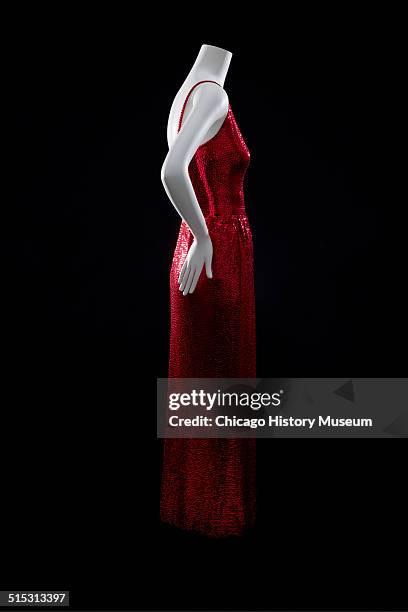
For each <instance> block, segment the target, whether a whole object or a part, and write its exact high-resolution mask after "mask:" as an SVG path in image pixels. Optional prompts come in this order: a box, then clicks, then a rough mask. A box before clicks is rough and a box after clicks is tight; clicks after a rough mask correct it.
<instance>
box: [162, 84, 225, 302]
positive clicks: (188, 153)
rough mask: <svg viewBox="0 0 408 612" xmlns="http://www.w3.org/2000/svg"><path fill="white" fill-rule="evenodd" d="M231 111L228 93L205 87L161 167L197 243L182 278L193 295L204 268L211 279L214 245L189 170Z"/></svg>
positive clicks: (199, 90) (169, 192)
mask: <svg viewBox="0 0 408 612" xmlns="http://www.w3.org/2000/svg"><path fill="white" fill-rule="evenodd" d="M227 111H228V97H227V94H226V93H225V91H224V90H223V89H222V88H221V87H219V86H218V85H216V84H214V83H203V84H202V85H200V86H199V87H198V88H197V91H196V92H195V94H194V97H193V107H192V109H191V111H190V114H189V115H188V117H187V118H186V120H185V122H184V123H183V125H182V128H181V130H180V132H179V133H178V134H177V136H176V138H175V140H174V143H173V144H172V146H171V147H170V150H169V152H168V154H167V157H166V159H165V161H164V164H163V167H162V182H163V185H164V188H165V190H166V193H167V195H168V197H169V199H170V200H171V202H172V204H173V206H174V207H175V209H176V210H177V212H178V213H179V215H180V216H181V217H182V219H184V221H185V222H186V223H187V225H188V227H189V228H190V230H191V232H192V234H193V236H194V241H193V244H192V245H191V247H190V250H189V252H188V255H187V258H186V260H185V262H184V265H183V268H182V269H181V272H180V276H179V283H180V290H181V291H183V294H184V295H186V294H187V293H188V292H190V293H192V292H193V291H194V289H195V286H196V284H197V282H198V279H199V277H200V274H201V271H202V268H203V266H204V265H205V267H206V272H207V276H208V278H211V277H212V273H211V261H212V243H211V238H210V236H209V233H208V229H207V224H206V222H205V218H204V215H203V213H202V211H201V208H200V206H199V204H198V201H197V198H196V195H195V193H194V189H193V186H192V184H191V181H190V177H189V174H188V166H189V164H190V161H191V159H192V158H193V156H194V154H195V152H196V150H197V149H198V147H199V146H200V145H201V144H203V142H204V141H205V138H206V136H207V134H208V131H209V129H210V128H211V127H212V126H213V125H214V124H215V123H216V122H217V121H219V120H221V119H223V118H224V117H225V116H226V114H227Z"/></svg>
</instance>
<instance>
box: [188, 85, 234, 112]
mask: <svg viewBox="0 0 408 612" xmlns="http://www.w3.org/2000/svg"><path fill="white" fill-rule="evenodd" d="M196 105H200V106H201V105H203V106H207V107H210V108H212V109H214V110H215V109H216V110H217V111H218V112H219V113H220V114H224V113H225V114H226V113H227V111H228V106H229V100H228V94H227V92H226V91H225V89H223V88H222V87H220V86H219V85H217V83H210V82H206V83H201V84H200V85H198V87H197V88H196V91H195V92H194V98H193V107H194V106H196Z"/></svg>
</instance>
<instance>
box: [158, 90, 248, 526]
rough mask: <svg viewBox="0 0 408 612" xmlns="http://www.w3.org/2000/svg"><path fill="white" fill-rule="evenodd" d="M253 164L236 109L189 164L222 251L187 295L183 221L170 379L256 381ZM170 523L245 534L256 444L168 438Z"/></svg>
mask: <svg viewBox="0 0 408 612" xmlns="http://www.w3.org/2000/svg"><path fill="white" fill-rule="evenodd" d="M197 85H199V83H197ZM197 85H195V86H194V87H196V86H197ZM194 87H193V88H192V90H193V89H194ZM192 90H190V93H189V94H188V96H187V98H186V102H187V100H188V97H189V96H190V94H191V91H192ZM186 102H185V103H184V106H183V110H182V113H181V117H180V126H181V122H182V119H183V114H184V109H185V106H186ZM180 126H179V129H180ZM249 158H250V155H249V151H248V148H247V146H246V144H245V142H244V140H243V138H242V135H241V133H240V131H239V128H238V126H237V123H236V121H235V118H234V115H233V113H232V110H231V107H229V109H228V114H227V117H226V119H225V121H224V123H223V125H222V127H221V129H220V130H219V131H218V133H217V134H216V136H214V138H212V139H211V140H209V141H208V142H206V143H204V144H203V145H201V146H200V147H199V148H198V149H197V151H196V153H195V155H194V158H193V159H192V161H191V163H190V166H189V175H190V178H191V181H192V184H193V187H194V191H195V193H196V195H197V199H198V202H199V204H200V206H201V209H202V211H203V213H204V216H205V218H206V222H207V226H208V230H209V233H210V236H211V240H212V243H213V247H214V255H213V265H212V270H213V278H212V279H208V278H207V277H206V275H205V271H204V270H203V272H202V274H201V276H200V279H199V281H198V284H197V287H196V289H195V291H194V293H192V294H187V295H186V296H183V295H182V293H181V292H180V290H179V286H178V282H177V280H178V276H179V273H180V269H181V267H182V265H183V262H184V260H185V258H186V256H187V253H188V250H189V248H190V245H191V243H192V241H193V236H192V234H191V232H190V231H189V229H188V227H187V225H186V224H185V223H184V221H183V222H182V224H181V228H180V232H179V236H178V240H177V245H176V249H175V252H174V258H173V263H172V267H171V273H170V300H171V331H170V363H169V377H170V378H195V377H203V378H204V377H208V378H213V377H224V378H230V377H255V375H256V372H255V303H254V282H253V250H252V235H251V230H250V226H249V223H248V219H247V216H246V213H245V205H244V191H243V182H244V176H245V172H246V169H247V167H248V164H249ZM161 519H162V520H163V521H164V522H167V523H170V524H172V525H174V526H177V527H180V528H183V529H187V530H193V531H197V532H200V533H202V534H205V535H207V536H215V537H219V536H229V535H241V534H242V533H243V531H244V530H245V528H246V527H248V526H250V525H251V524H252V523H253V522H254V520H255V440H252V439H244V440H243V439H240V440H238V439H237V440H232V439H191V440H190V439H166V440H165V441H164V458H163V474H162V486H161Z"/></svg>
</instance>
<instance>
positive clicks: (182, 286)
mask: <svg viewBox="0 0 408 612" xmlns="http://www.w3.org/2000/svg"><path fill="white" fill-rule="evenodd" d="M190 272H191V265H188V266H187V267H186V269H185V270H184V274H183V280H182V281H181V283H180V291H184V289H185V286H186V284H187V281H188V277H189V274H190Z"/></svg>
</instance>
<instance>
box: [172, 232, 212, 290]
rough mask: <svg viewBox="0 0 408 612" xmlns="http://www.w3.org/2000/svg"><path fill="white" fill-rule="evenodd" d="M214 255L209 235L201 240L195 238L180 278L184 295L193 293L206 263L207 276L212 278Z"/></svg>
mask: <svg viewBox="0 0 408 612" xmlns="http://www.w3.org/2000/svg"><path fill="white" fill-rule="evenodd" d="M212 256H213V247H212V242H211V238H210V237H209V236H208V235H207V236H205V237H204V238H200V239H199V240H197V238H194V241H193V244H192V245H191V247H190V249H189V251H188V253H187V257H186V260H185V262H184V264H183V267H182V268H181V271H180V275H179V278H178V282H179V285H180V287H179V288H180V291H182V292H183V295H187V293H193V291H194V289H195V288H196V285H197V283H198V279H199V278H200V274H201V270H202V269H203V266H204V265H205V271H206V274H207V278H212V270H211V262H212Z"/></svg>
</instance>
